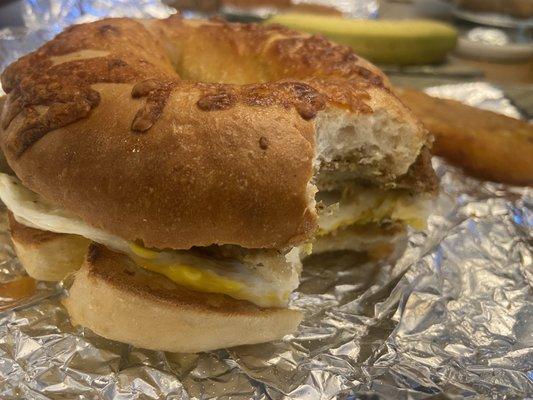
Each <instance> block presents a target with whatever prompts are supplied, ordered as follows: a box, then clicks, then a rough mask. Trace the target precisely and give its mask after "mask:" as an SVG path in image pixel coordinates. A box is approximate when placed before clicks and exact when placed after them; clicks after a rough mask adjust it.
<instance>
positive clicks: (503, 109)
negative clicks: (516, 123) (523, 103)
mask: <svg viewBox="0 0 533 400" xmlns="http://www.w3.org/2000/svg"><path fill="white" fill-rule="evenodd" d="M425 92H426V93H427V94H429V95H431V96H434V97H441V98H443V99H451V100H457V101H460V102H462V103H465V104H468V105H469V106H474V107H479V108H483V109H485V110H489V111H494V112H497V113H500V114H504V115H507V116H508V117H512V118H520V117H521V115H520V111H518V110H517V109H516V107H515V106H513V104H512V103H511V102H510V101H509V99H508V98H507V97H505V94H504V93H503V91H502V90H501V89H498V88H497V87H494V86H492V85H491V84H489V83H486V82H469V83H459V84H457V83H456V84H451V85H441V86H434V87H431V88H427V89H425Z"/></svg>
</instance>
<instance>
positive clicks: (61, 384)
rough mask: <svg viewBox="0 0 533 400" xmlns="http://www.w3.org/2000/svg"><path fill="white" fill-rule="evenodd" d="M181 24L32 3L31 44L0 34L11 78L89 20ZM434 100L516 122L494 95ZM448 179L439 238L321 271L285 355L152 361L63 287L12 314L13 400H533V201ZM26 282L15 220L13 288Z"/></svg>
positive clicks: (14, 306)
mask: <svg viewBox="0 0 533 400" xmlns="http://www.w3.org/2000/svg"><path fill="white" fill-rule="evenodd" d="M75 7H77V8H75ZM74 9H75V10H78V11H79V10H81V11H80V12H78V11H76V12H73V11H72V10H74ZM168 13H169V10H168V9H167V8H166V7H165V6H163V5H161V4H159V3H157V2H155V1H135V2H131V1H129V2H126V1H124V2H121V1H119V2H108V1H92V2H86V1H54V0H48V1H44V0H43V1H37V0H36V1H31V2H28V4H27V6H26V10H25V20H26V21H27V25H28V28H26V29H25V30H23V32H22V33H20V31H19V33H18V34H17V33H15V32H13V31H9V30H4V31H3V32H1V33H0V37H1V39H0V59H1V60H2V63H3V64H2V65H4V66H5V64H6V63H7V62H10V61H13V59H15V58H17V57H18V56H20V55H21V54H22V53H23V52H27V51H29V50H31V49H32V48H36V47H37V46H38V45H40V44H41V43H42V42H43V40H46V39H48V38H50V37H51V35H53V34H54V33H55V32H57V30H58V29H61V28H62V27H64V26H66V25H68V24H70V23H73V22H75V21H78V20H79V19H80V18H81V19H82V20H90V19H92V18H99V17H103V16H105V15H109V14H113V15H129V16H142V15H145V16H161V17H162V16H165V15H167V14H168ZM431 91H432V94H438V95H439V96H443V97H451V98H456V99H460V100H462V101H465V102H468V103H470V104H473V105H477V106H487V105H488V104H490V107H491V108H493V109H494V108H496V110H497V111H500V112H504V113H507V114H512V113H517V110H515V109H514V108H513V106H512V105H511V104H510V103H509V102H508V101H507V100H506V99H505V97H504V96H503V94H502V93H501V91H498V89H496V88H494V87H491V86H486V85H478V86H476V88H475V90H471V86H468V87H464V86H462V85H447V86H446V87H439V88H433V89H431ZM472 93H473V94H472ZM515 115H518V114H515ZM435 166H436V168H437V172H438V175H439V176H440V177H441V182H442V191H441V194H440V197H439V201H438V206H437V208H436V210H435V212H434V214H433V215H432V216H431V217H430V221H429V229H428V231H427V232H425V233H412V234H411V235H410V239H409V245H408V249H407V251H406V253H405V254H404V256H403V257H402V258H401V259H400V260H399V261H397V262H396V263H395V264H394V265H387V264H385V265H375V264H370V263H364V262H363V263H362V262H361V260H358V259H357V258H355V257H354V256H352V255H349V254H343V255H336V256H323V257H320V258H315V259H314V260H312V262H311V263H309V264H308V265H306V268H305V269H304V272H303V276H302V284H301V286H300V288H299V289H298V290H297V292H296V293H294V295H293V298H292V306H293V307H297V308H300V309H302V310H304V311H305V313H306V318H305V320H304V322H303V323H302V325H301V326H300V328H299V330H298V331H297V332H296V333H295V334H294V335H292V336H288V337H286V338H285V339H284V340H282V341H279V342H275V343H267V344H261V345H254V346H242V347H237V348H232V349H226V350H220V351H217V352H210V353H201V354H169V353H163V352H155V351H147V350H141V349H136V348H132V347H131V346H128V345H126V344H122V343H117V342H113V341H109V340H106V339H103V338H101V337H99V336H97V335H95V334H93V333H91V332H90V331H89V330H85V329H82V328H79V327H72V326H71V325H70V323H69V321H68V318H67V315H66V313H65V311H64V309H63V308H62V306H61V305H60V301H59V300H60V297H61V295H62V293H63V288H62V286H61V285H53V284H44V283H39V284H38V285H37V288H36V290H35V291H34V292H33V294H32V295H31V296H29V297H27V298H25V299H23V300H20V301H17V302H12V301H7V300H6V301H4V302H0V398H2V399H20V398H26V399H162V398H167V399H209V398H221V399H230V398H231V399H250V398H252V399H309V400H314V399H317V400H318V399H333V398H341V399H343V398H344V399H358V398H362V399H426V398H432V397H435V398H441V399H442V398H502V399H503V398H505V399H514V398H516V399H522V398H527V397H532V396H533V288H532V287H533V254H532V243H533V191H532V190H531V189H523V188H513V187H507V186H503V185H497V184H492V183H487V182H481V181H478V180H475V179H471V178H468V177H466V176H464V175H463V174H462V173H461V172H459V171H458V170H456V169H454V168H452V167H450V166H448V165H446V164H445V163H443V162H441V161H439V160H435ZM22 275H23V271H22V269H21V267H20V266H19V264H18V261H17V260H16V258H15V256H14V253H13V250H12V248H11V245H10V243H9V237H8V233H7V229H6V215H5V210H3V209H2V211H0V282H7V281H11V280H13V279H16V278H17V277H19V276H22Z"/></svg>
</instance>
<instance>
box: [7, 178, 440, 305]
mask: <svg viewBox="0 0 533 400" xmlns="http://www.w3.org/2000/svg"><path fill="white" fill-rule="evenodd" d="M0 199H1V200H2V201H3V202H4V204H5V205H6V206H7V208H8V209H9V210H10V211H11V212H12V213H13V215H14V217H15V219H16V221H17V222H18V223H20V224H23V225H26V226H28V227H30V228H35V229H40V230H43V231H50V232H56V233H63V234H71V235H78V236H82V237H85V238H87V239H89V240H91V241H93V242H96V243H100V244H102V245H104V246H106V247H108V248H109V249H111V250H114V251H117V252H121V253H124V254H126V255H128V256H129V257H130V258H131V259H132V260H133V261H134V262H135V263H136V264H137V265H138V266H139V267H141V268H144V269H146V270H149V271H152V272H154V273H157V274H161V275H164V276H166V277H167V278H168V279H170V280H172V281H174V282H175V283H177V284H179V285H181V286H184V287H187V288H189V289H192V290H196V291H199V292H209V293H221V294H225V295H228V296H230V297H233V298H236V299H240V300H246V301H249V302H251V303H254V304H256V305H258V306H260V307H284V306H286V305H287V303H288V300H289V296H290V294H291V293H292V292H293V291H294V290H295V289H296V288H297V287H298V284H299V274H300V271H301V262H300V257H301V255H306V254H309V253H310V252H311V249H312V243H308V244H305V245H302V246H299V247H293V248H291V249H287V250H285V251H279V250H264V249H245V248H241V247H239V246H232V245H222V246H210V247H193V248H191V249H189V250H172V249H162V250H155V249H149V248H146V247H144V246H143V245H142V243H137V242H131V241H127V240H125V239H123V238H121V237H118V236H116V235H113V234H111V233H109V232H106V231H104V230H102V229H99V228H96V227H93V226H91V225H88V224H87V223H85V222H84V221H83V220H81V219H80V218H79V217H78V216H76V215H74V214H73V213H71V212H69V211H67V210H65V209H62V208H59V207H57V206H54V205H53V204H50V203H49V202H47V201H46V200H45V199H43V198H42V197H41V196H40V195H38V194H37V193H35V192H33V191H31V190H29V189H28V188H26V187H24V186H23V184H22V182H21V181H20V180H19V179H18V178H16V177H13V176H11V175H6V174H0ZM316 203H317V210H318V215H319V220H318V222H319V229H318V231H317V233H316V235H315V244H316V246H315V249H317V250H319V249H321V248H325V247H324V246H321V245H320V243H319V242H320V241H321V240H328V239H329V240H330V239H331V238H332V237H335V236H336V235H337V233H338V232H342V231H343V230H344V231H345V230H346V228H352V227H361V228H362V229H363V230H364V229H365V227H366V226H368V227H370V226H372V227H373V229H370V228H369V229H368V230H369V234H370V235H374V234H375V231H376V229H375V227H376V226H379V225H380V224H383V223H388V222H395V223H400V224H402V225H411V226H412V227H414V228H416V229H423V228H424V227H425V221H426V219H427V215H428V213H429V209H430V206H431V196H429V195H427V196H426V195H424V194H418V195H411V194H410V193H409V192H408V191H407V190H383V189H377V188H368V187H363V186H357V185H351V186H347V187H346V186H345V187H344V188H342V189H336V190H335V189H331V188H328V190H327V191H320V192H319V193H318V194H317V195H316ZM370 232H373V233H370ZM326 247H327V246H326ZM328 249H329V250H331V248H330V247H328Z"/></svg>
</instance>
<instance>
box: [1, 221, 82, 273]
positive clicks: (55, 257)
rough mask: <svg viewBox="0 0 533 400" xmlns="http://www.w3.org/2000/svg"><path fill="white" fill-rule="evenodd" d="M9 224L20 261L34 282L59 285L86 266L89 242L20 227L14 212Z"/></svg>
mask: <svg viewBox="0 0 533 400" xmlns="http://www.w3.org/2000/svg"><path fill="white" fill-rule="evenodd" d="M8 220H9V231H10V233H11V241H12V242H13V247H14V248H15V252H16V253H17V257H18V258H19V260H20V263H21V264H22V266H23V267H24V269H25V270H26V272H27V273H28V275H30V276H31V277H32V278H34V279H38V280H40V281H59V280H61V279H63V278H64V277H65V276H67V275H68V274H69V273H71V272H74V271H76V270H77V269H78V268H79V267H80V266H81V264H82V263H83V260H84V258H85V255H86V254H87V249H88V248H89V244H90V240H89V239H86V238H84V237H81V236H77V235H66V234H61V233H54V232H49V231H42V230H40V229H33V228H30V227H27V226H26V225H22V224H20V223H18V222H17V221H16V220H15V218H14V217H13V214H11V213H10V212H9V213H8Z"/></svg>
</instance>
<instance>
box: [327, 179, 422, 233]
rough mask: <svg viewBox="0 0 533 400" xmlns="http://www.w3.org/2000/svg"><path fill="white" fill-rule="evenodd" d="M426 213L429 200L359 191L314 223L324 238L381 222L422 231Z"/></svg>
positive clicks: (335, 204) (331, 208)
mask: <svg viewBox="0 0 533 400" xmlns="http://www.w3.org/2000/svg"><path fill="white" fill-rule="evenodd" d="M430 209H431V200H430V199H428V198H426V197H425V196H411V195H409V194H407V193H402V192H394V191H388V192H385V191H381V190H374V189H367V188H361V189H360V190H357V191H353V192H352V193H350V195H349V196H343V197H342V198H341V199H340V200H339V201H338V202H334V203H333V204H331V205H329V206H328V207H326V208H325V210H323V212H322V213H321V214H320V216H319V220H318V225H319V233H318V235H326V234H328V233H331V232H334V231H336V230H337V229H339V228H343V227H346V226H349V225H355V224H357V225H365V224H369V223H380V222H382V221H385V220H390V221H398V222H403V223H406V224H407V225H410V226H412V227H413V228H415V229H419V230H422V229H425V228H426V221H427V217H428V215H429V212H430Z"/></svg>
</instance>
